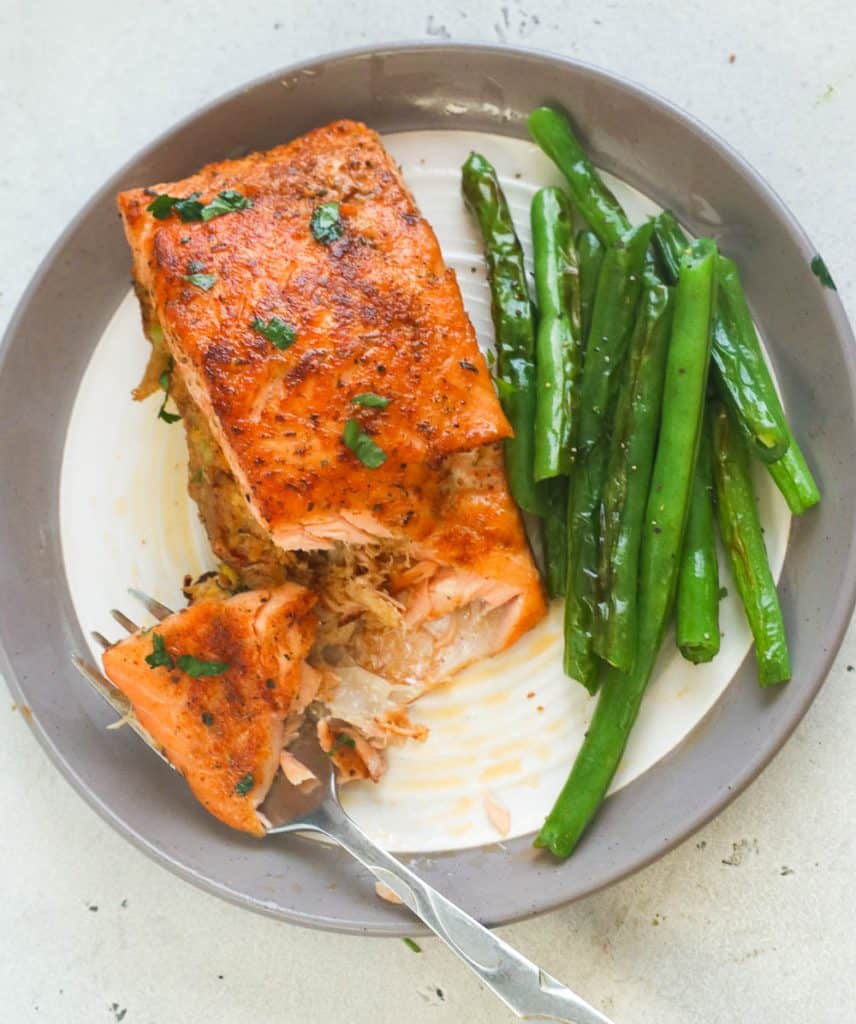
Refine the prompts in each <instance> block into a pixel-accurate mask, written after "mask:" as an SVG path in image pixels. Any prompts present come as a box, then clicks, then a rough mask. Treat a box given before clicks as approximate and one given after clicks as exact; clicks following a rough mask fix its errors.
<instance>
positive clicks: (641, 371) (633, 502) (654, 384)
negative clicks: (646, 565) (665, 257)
mask: <svg viewBox="0 0 856 1024" xmlns="http://www.w3.org/2000/svg"><path fill="white" fill-rule="evenodd" d="M673 312H674V305H673V301H672V291H671V289H670V288H669V287H668V286H667V285H664V284H661V283H660V281H658V280H657V279H656V278H654V277H652V276H651V275H650V274H648V273H647V272H646V275H645V290H644V292H643V295H642V299H641V301H640V304H639V314H638V316H637V319H636V326H635V328H634V331H633V338H632V339H631V342H630V351H629V353H628V356H627V360H626V363H625V368H624V373H623V380H622V384H621V389H620V391H619V396H618V401H617V405H616V412H615V418H614V420H613V428H612V442H611V447H610V455H609V464H608V468H607V472H606V483H605V485H604V490H603V505H602V510H601V524H602V525H601V534H602V541H601V548H600V571H599V573H598V578H599V585H600V596H599V600H598V603H597V612H598V614H597V620H596V623H595V637H594V648H595V651H596V652H597V654H599V655H600V657H601V658H603V660H604V661H606V662H608V663H609V664H610V665H614V666H616V668H620V669H622V670H623V671H625V672H629V671H630V670H631V669H632V667H633V661H634V658H635V656H636V628H637V607H636V603H637V582H638V566H639V545H640V541H641V539H642V524H643V522H644V520H645V505H646V502H647V499H648V487H649V484H650V482H651V467H652V465H653V462H654V449H655V447H656V439H657V428H658V426H659V423H660V407H661V404H662V400H663V379H664V373H665V369H666V356H667V353H668V350H669V334H670V331H671V327H672V314H673Z"/></svg>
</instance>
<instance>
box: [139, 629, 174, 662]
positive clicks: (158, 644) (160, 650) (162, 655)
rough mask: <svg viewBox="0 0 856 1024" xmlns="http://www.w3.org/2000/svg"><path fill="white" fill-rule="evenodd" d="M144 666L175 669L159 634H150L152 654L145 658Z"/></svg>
mask: <svg viewBox="0 0 856 1024" xmlns="http://www.w3.org/2000/svg"><path fill="white" fill-rule="evenodd" d="M146 664H147V665H148V666H149V668H160V667H161V666H162V667H163V668H175V662H174V661H173V660H172V655H171V654H170V653H169V651H168V650H167V649H166V644H165V643H164V639H163V637H162V636H161V635H160V633H152V653H151V654H149V655H147V656H146Z"/></svg>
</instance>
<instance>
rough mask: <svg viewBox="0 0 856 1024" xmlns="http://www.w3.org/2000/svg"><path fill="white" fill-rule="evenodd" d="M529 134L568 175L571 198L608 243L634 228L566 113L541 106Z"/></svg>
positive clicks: (599, 235)
mask: <svg viewBox="0 0 856 1024" xmlns="http://www.w3.org/2000/svg"><path fill="white" fill-rule="evenodd" d="M529 133H530V134H531V136H532V138H533V139H534V140H535V142H537V143H538V145H539V146H540V147H541V149H543V150H544V152H545V153H546V154H547V156H549V157H550V159H551V160H552V161H553V162H554V163H555V164H556V166H557V167H558V168H559V170H560V171H561V172H562V174H564V176H565V178H566V179H567V182H568V187H569V188H570V190H571V198H572V199H573V201H574V203H575V204H576V206H577V208H578V209H579V211H580V213H582V215H583V217H585V219H586V220H587V221H588V224H589V227H590V228H591V229H592V231H594V232H595V234H596V235H597V237H598V238H599V239H600V240H601V242H603V244H604V245H612V244H614V243H615V242H617V241H618V240H619V239H620V238H621V237H622V236H623V235H625V234H626V233H627V231H628V230H629V229H630V221H629V220H628V219H627V214H625V212H624V210H622V208H621V205H620V204H619V202H618V200H617V199H616V198H615V196H614V195H613V194H612V193H611V192H610V191H609V189H608V188H607V187H606V185H605V184H604V183H603V180H602V179H601V177H600V175H599V174H598V172H597V170H596V169H595V167H594V165H593V164H592V163H591V161H590V160H589V158H588V157H587V156H586V154H585V151H584V150H583V148H582V146H581V145H580V144H579V142H578V141H577V139H576V137H575V136H574V133H573V131H572V129H571V125H570V122H569V121H568V119H567V117H565V115H564V114H562V113H560V112H559V111H558V110H553V109H552V108H551V107H539V108H538V109H537V110H533V111H532V113H531V114H530V115H529Z"/></svg>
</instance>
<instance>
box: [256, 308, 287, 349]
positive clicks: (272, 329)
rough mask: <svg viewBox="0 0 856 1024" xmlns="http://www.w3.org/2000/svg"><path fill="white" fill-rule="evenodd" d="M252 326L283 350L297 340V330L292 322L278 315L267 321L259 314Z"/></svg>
mask: <svg viewBox="0 0 856 1024" xmlns="http://www.w3.org/2000/svg"><path fill="white" fill-rule="evenodd" d="M250 327H252V329H253V330H254V331H256V332H257V333H258V334H262V335H264V337H266V338H267V340H268V341H269V342H270V343H271V345H273V347H274V348H278V349H279V350H280V351H281V352H284V351H285V349H287V348H290V347H291V346H292V345H293V344H294V342H295V341H296V340H297V332H296V331H295V330H294V328H293V327H292V326H291V324H287V323H286V322H285V320H283V319H282V318H281V317H278V316H272V317H271V318H270V320H268V322H267V323H265V322H264V320H262V319H261V317H258V316H257V317H256V318H255V319H254V320H253V321H252V323H251V324H250Z"/></svg>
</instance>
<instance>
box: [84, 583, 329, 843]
mask: <svg viewBox="0 0 856 1024" xmlns="http://www.w3.org/2000/svg"><path fill="white" fill-rule="evenodd" d="M314 604H315V597H314V596H313V595H312V594H311V593H310V592H309V591H308V590H305V589H304V588H302V587H298V586H296V585H295V584H293V583H287V584H285V585H284V586H281V587H278V588H276V589H273V590H256V591H251V592H248V593H241V594H237V595H236V596H234V597H230V598H227V599H225V600H219V599H217V598H215V597H207V598H204V599H201V600H199V601H197V602H195V603H194V604H192V605H190V607H188V608H185V609H184V610H182V611H180V612H176V613H175V614H174V615H170V616H169V617H168V618H166V619H164V620H163V621H162V622H159V623H158V624H157V625H156V626H155V627H153V628H152V629H149V630H144V631H141V632H139V633H136V634H134V635H133V636H130V637H128V638H127V639H125V640H122V641H120V642H119V643H118V644H116V645H115V646H114V647H111V648H110V649H109V650H108V651H105V653H104V655H103V663H104V671H105V672H106V673H107V677H108V678H109V679H110V681H111V682H112V683H113V684H114V685H115V686H117V687H118V688H119V689H120V690H121V691H122V692H123V693H124V694H125V696H126V697H127V698H128V699H129V701H130V702H131V705H132V707H133V710H134V714H135V715H136V717H137V718H138V719H139V721H140V724H141V725H142V726H143V727H144V728H145V729H147V730H148V732H149V734H150V735H151V736H152V738H153V739H154V740H155V741H156V742H157V743H158V744H159V745H160V746H161V747H162V748H163V750H164V753H165V754H166V756H167V758H168V759H169V761H170V762H171V764H173V765H174V766H175V767H176V768H177V769H178V770H179V771H180V772H181V774H182V775H183V776H184V777H185V779H186V780H187V782H188V785H189V786H190V788H191V790H192V791H193V793H194V795H195V796H196V798H197V799H198V800H199V801H200V802H201V803H202V804H203V805H204V806H205V807H206V808H207V809H208V810H209V811H210V812H211V814H213V815H214V816H215V817H217V818H219V819H220V820H221V821H223V822H225V823H226V824H227V825H231V827H232V828H236V829H240V830H241V831H243V832H249V833H251V834H252V835H258V836H260V835H264V832H265V826H264V821H263V819H262V818H261V817H260V815H259V812H258V807H259V804H260V803H261V802H262V801H263V800H264V798H265V795H266V794H267V791H268V789H269V788H270V785H271V782H272V781H273V777H274V774H275V772H276V769H277V767H278V765H279V759H280V752H281V750H282V746H283V741H284V739H285V736H286V719H287V718H289V717H291V718H292V719H297V718H299V716H300V715H301V714H302V712H303V711H304V709H305V707H306V705H307V704H308V703H309V701H310V700H312V699H313V698H314V696H315V692H316V690H317V686H318V679H317V675H316V673H315V672H314V671H313V670H312V669H311V668H309V666H307V665H306V663H305V659H306V656H307V654H308V652H309V649H310V647H311V645H312V640H313V636H314V631H315V619H314V617H313V616H312V614H311V611H312V607H313V605H314Z"/></svg>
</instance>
